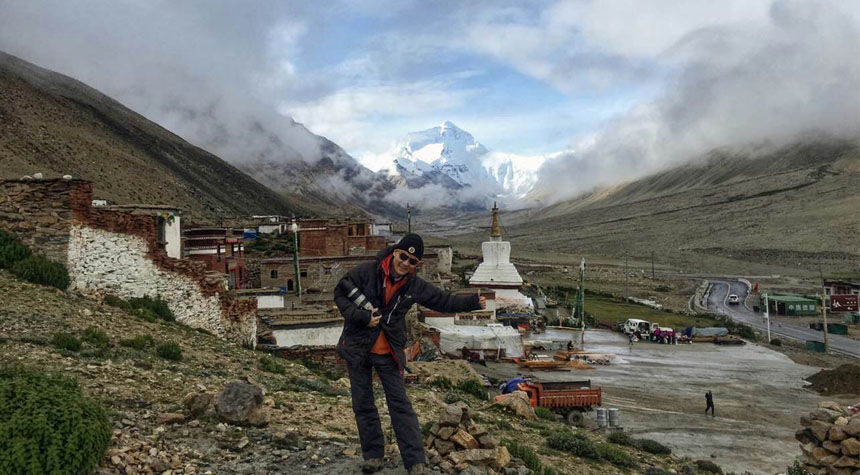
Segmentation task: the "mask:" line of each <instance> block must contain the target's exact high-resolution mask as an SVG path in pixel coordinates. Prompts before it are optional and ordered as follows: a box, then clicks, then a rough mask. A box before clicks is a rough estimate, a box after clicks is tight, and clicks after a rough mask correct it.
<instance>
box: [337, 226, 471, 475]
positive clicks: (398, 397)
mask: <svg viewBox="0 0 860 475" xmlns="http://www.w3.org/2000/svg"><path fill="white" fill-rule="evenodd" d="M423 255H424V241H423V240H422V239H421V237H420V236H418V235H417V234H407V235H406V236H404V237H403V239H401V240H400V242H398V243H397V244H396V245H394V246H391V247H389V248H387V249H384V250H382V251H380V252H379V253H378V254H377V255H376V259H375V260H372V261H367V262H363V263H361V264H359V265H357V266H355V267H354V268H352V269H351V270H350V271H349V272H347V274H346V275H345V276H344V277H343V278H342V279H341V280H340V282H338V285H337V287H336V288H335V291H334V301H335V303H336V304H337V307H338V309H339V310H340V313H341V314H342V315H343V320H344V321H343V332H342V333H341V336H340V339H339V340H338V342H337V353H338V354H339V355H340V356H341V357H342V358H343V359H344V360H345V361H346V368H347V372H348V373H349V382H350V392H351V394H352V410H353V412H354V413H355V421H356V423H357V424H358V436H359V439H360V441H361V453H362V456H363V457H364V465H363V466H362V471H363V472H364V473H373V472H376V471H378V470H380V469H381V468H382V464H383V456H384V455H385V436H384V435H383V432H382V424H381V423H380V419H379V411H378V410H377V408H376V402H375V401H374V396H373V379H372V378H373V369H374V368H375V369H376V373H377V375H378V376H379V380H380V382H381V383H382V389H383V391H384V392H385V402H386V405H387V406H388V412H389V414H390V416H391V426H392V427H393V429H394V435H395V437H396V438H397V446H398V447H399V448H400V455H401V457H402V459H403V465H404V467H406V470H407V471H408V472H409V475H416V474H423V473H424V465H425V464H426V455H425V454H424V446H423V442H422V435H421V427H420V426H419V425H418V417H417V416H416V415H415V411H414V410H413V408H412V403H411V402H410V401H409V396H408V395H407V394H406V386H405V384H404V381H403V368H405V367H406V355H405V354H404V352H403V348H404V347H405V346H406V313H407V312H408V311H409V309H410V308H412V306H413V305H415V304H416V303H417V304H421V305H422V306H424V307H427V308H430V309H432V310H435V311H437V312H442V313H457V312H468V311H472V310H478V309H481V308H485V307H486V299H485V298H484V297H481V296H479V295H478V294H469V295H453V294H451V293H448V292H444V291H442V290H440V289H438V288H436V287H435V286H433V285H432V284H430V283H428V282H426V281H424V280H423V279H421V278H420V277H418V276H417V275H415V273H416V270H417V268H418V265H419V264H420V262H421V257H422V256H423Z"/></svg>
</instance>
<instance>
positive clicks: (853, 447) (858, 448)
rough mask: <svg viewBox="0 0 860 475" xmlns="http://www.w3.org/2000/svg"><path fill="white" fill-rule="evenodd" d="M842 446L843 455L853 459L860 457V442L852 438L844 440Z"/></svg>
mask: <svg viewBox="0 0 860 475" xmlns="http://www.w3.org/2000/svg"><path fill="white" fill-rule="evenodd" d="M841 445H842V454H843V455H848V456H851V457H857V456H858V455H860V440H857V439H855V438H854V437H851V438H850V439H845V440H843V441H842V443H841Z"/></svg>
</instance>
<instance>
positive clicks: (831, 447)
mask: <svg viewBox="0 0 860 475" xmlns="http://www.w3.org/2000/svg"><path fill="white" fill-rule="evenodd" d="M821 446H822V447H824V448H825V449H827V450H828V451H829V452H832V453H834V454H836V455H839V454H841V453H842V446H841V445H839V442H833V441H831V440H825V441H824V443H823V444H821Z"/></svg>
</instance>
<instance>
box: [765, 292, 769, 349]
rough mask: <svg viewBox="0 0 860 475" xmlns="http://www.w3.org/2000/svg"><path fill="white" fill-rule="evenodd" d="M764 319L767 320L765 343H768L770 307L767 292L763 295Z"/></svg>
mask: <svg viewBox="0 0 860 475" xmlns="http://www.w3.org/2000/svg"><path fill="white" fill-rule="evenodd" d="M764 318H765V320H767V342H768V343H770V305H769V304H768V302H767V292H765V293H764Z"/></svg>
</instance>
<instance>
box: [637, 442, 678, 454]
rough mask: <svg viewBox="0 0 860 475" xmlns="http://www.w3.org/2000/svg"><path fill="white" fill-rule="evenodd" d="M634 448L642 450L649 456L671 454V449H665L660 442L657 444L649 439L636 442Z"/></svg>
mask: <svg viewBox="0 0 860 475" xmlns="http://www.w3.org/2000/svg"><path fill="white" fill-rule="evenodd" d="M636 447H637V448H638V449H641V450H644V451H645V452H648V453H649V454H656V455H669V454H671V453H672V449H670V448H669V447H666V446H665V445H663V444H661V443H660V442H657V441H656V440H651V439H638V440H636Z"/></svg>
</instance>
